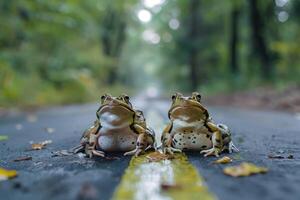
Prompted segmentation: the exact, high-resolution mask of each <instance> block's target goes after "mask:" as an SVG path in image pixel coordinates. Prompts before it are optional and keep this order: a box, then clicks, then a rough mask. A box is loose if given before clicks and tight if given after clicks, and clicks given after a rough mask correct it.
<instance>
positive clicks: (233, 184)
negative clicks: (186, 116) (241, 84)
mask: <svg viewBox="0 0 300 200" xmlns="http://www.w3.org/2000/svg"><path fill="white" fill-rule="evenodd" d="M134 105H136V107H137V108H139V109H142V110H144V112H145V115H146V117H148V118H147V120H148V121H149V123H150V121H151V123H150V124H152V125H153V126H156V127H153V128H154V129H155V130H156V131H157V132H160V131H161V129H162V127H161V126H159V124H160V125H161V124H164V123H165V122H167V110H168V108H169V103H168V102H166V101H158V100H157V101H156V100H147V101H146V100H140V99H139V100H137V101H136V102H135V103H134ZM97 108H98V105H95V104H89V105H80V106H66V107H59V108H49V109H43V110H40V111H38V112H36V113H35V114H34V115H35V116H36V120H32V117H31V118H30V117H28V116H27V115H28V114H26V113H19V114H16V115H14V116H10V117H5V118H3V117H2V118H0V135H7V136H8V137H9V138H8V140H6V141H0V167H4V168H7V169H15V170H17V171H18V173H19V176H18V177H17V178H14V179H12V180H9V181H2V182H0V197H1V199H31V200H32V199H110V198H111V197H112V195H113V192H114V190H115V189H116V186H117V185H118V183H119V181H120V178H121V176H122V174H123V172H124V170H125V169H126V167H127V165H128V163H129V161H130V157H123V156H121V155H110V156H114V157H118V159H112V160H105V159H88V158H83V157H80V156H78V155H69V156H57V157H53V153H52V152H55V151H59V150H65V149H70V148H71V147H72V146H74V145H76V144H78V141H79V138H80V136H81V133H82V131H83V130H84V129H85V128H87V127H88V126H89V125H90V124H91V123H92V122H93V120H94V119H95V111H96V109H97ZM209 111H210V113H211V115H212V116H213V118H214V120H215V121H216V122H222V123H224V124H227V125H228V126H229V127H230V128H231V131H232V135H233V141H234V142H235V144H236V146H238V148H239V149H240V152H239V153H234V154H232V155H230V156H232V157H233V158H234V162H233V164H230V165H234V164H238V163H240V162H243V161H247V162H252V163H254V164H257V165H259V166H265V167H267V168H269V172H268V173H267V174H261V175H254V176H251V177H243V178H232V177H228V176H226V175H224V174H223V173H222V169H223V168H224V166H223V165H214V164H212V161H213V160H215V158H203V157H202V156H201V155H200V154H199V153H198V152H194V153H187V155H188V157H189V159H190V161H191V163H192V164H194V165H195V166H196V168H197V169H198V170H199V172H200V174H201V175H202V177H204V179H205V181H206V183H207V185H208V187H209V189H210V191H211V192H213V193H214V194H216V196H217V197H218V198H219V199H221V200H235V199H243V200H248V199H249V200H250V199H251V200H252V199H270V200H271V199H272V200H273V199H288V200H289V199H291V200H292V199H300V119H299V117H298V119H297V118H296V117H295V116H294V115H291V114H285V113H279V112H266V111H249V110H241V109H236V108H227V107H211V108H209ZM30 121H31V122H30ZM32 121H33V122H32ZM20 127H21V128H20ZM45 128H53V129H55V130H54V132H52V133H49V132H47V131H46V130H45ZM18 129H19V130H18ZM44 140H52V143H51V144H49V145H47V147H46V148H45V149H43V150H39V151H30V147H31V145H30V142H41V141H44ZM269 154H278V155H281V156H283V157H285V158H284V159H270V158H268V155H269ZM225 155H226V154H225ZM289 155H293V159H288V158H286V157H287V156H289ZM23 156H31V157H32V160H28V161H20V162H14V161H13V160H14V159H16V158H19V157H23Z"/></svg>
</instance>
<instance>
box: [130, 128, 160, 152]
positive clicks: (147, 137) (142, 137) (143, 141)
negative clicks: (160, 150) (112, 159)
mask: <svg viewBox="0 0 300 200" xmlns="http://www.w3.org/2000/svg"><path fill="white" fill-rule="evenodd" d="M133 128H134V130H135V131H136V132H137V133H138V134H139V135H138V138H137V141H136V148H135V149H133V150H132V151H128V152H126V153H124V156H129V155H135V156H139V155H140V154H142V153H144V152H145V151H146V150H147V149H149V148H151V147H153V144H154V138H153V137H152V135H151V133H149V130H147V129H145V128H144V127H142V126H140V125H138V124H134V125H133Z"/></svg>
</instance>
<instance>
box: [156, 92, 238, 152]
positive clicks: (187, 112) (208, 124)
mask: <svg viewBox="0 0 300 200" xmlns="http://www.w3.org/2000/svg"><path fill="white" fill-rule="evenodd" d="M168 118H169V123H168V124H167V126H166V127H165V128H164V130H163V132H162V136H161V142H162V146H161V147H162V150H163V153H165V154H173V153H176V152H182V151H187V150H189V151H198V150H199V151H200V153H201V154H204V156H205V157H206V156H216V157H219V155H220V153H221V152H225V151H228V152H229V153H232V152H233V151H238V149H237V148H236V147H235V146H234V144H233V142H232V140H231V133H230V130H229V128H228V126H226V125H225V124H221V123H220V124H216V123H215V122H214V120H213V119H212V117H211V116H210V114H209V112H208V110H207V109H206V108H205V107H204V106H203V105H202V102H201V94H200V93H198V92H193V93H192V95H191V96H183V95H182V94H181V93H175V94H174V95H172V104H171V108H170V109H169V111H168Z"/></svg>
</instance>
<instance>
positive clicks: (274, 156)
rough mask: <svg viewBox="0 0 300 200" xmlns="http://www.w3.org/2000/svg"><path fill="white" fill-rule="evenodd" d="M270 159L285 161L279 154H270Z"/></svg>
mask: <svg viewBox="0 0 300 200" xmlns="http://www.w3.org/2000/svg"><path fill="white" fill-rule="evenodd" d="M268 158H271V159H284V157H283V156H282V155H278V154H276V155H272V154H270V155H268Z"/></svg>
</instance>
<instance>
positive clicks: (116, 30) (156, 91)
mask: <svg viewBox="0 0 300 200" xmlns="http://www.w3.org/2000/svg"><path fill="white" fill-rule="evenodd" d="M299 11H300V1H299V0H264V1H261V0H224V1H220V0H209V1H208V0H127V1H112V0H101V1H100V0H84V1H81V0H65V1H60V0H51V1H49V0H30V1H29V0H2V1H0V107H14V106H43V105H56V104H67V103H81V102H88V101H95V100H96V99H97V98H98V97H99V96H100V95H101V94H102V93H104V92H109V93H112V94H118V93H120V92H122V93H123V92H126V93H129V94H131V95H134V94H137V93H138V92H140V91H146V92H147V93H148V95H150V96H151V95H152V96H156V95H162V94H163V95H168V94H169V93H173V92H174V91H177V90H178V91H182V92H189V91H193V90H198V91H200V92H201V93H203V94H204V95H216V94H219V93H223V94H224V93H225V94H226V93H231V92H234V91H245V90H250V89H253V88H257V87H261V86H267V87H268V88H271V89H270V90H275V91H277V90H282V88H286V87H289V86H290V85H299V83H300V78H299V77H300V45H299V44H300V27H299V23H300V12H299ZM293 87H294V86H293ZM297 88H298V89H299V87H298V86H297ZM298 91H299V90H298ZM265 92H267V91H266V90H262V91H261V93H265Z"/></svg>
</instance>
